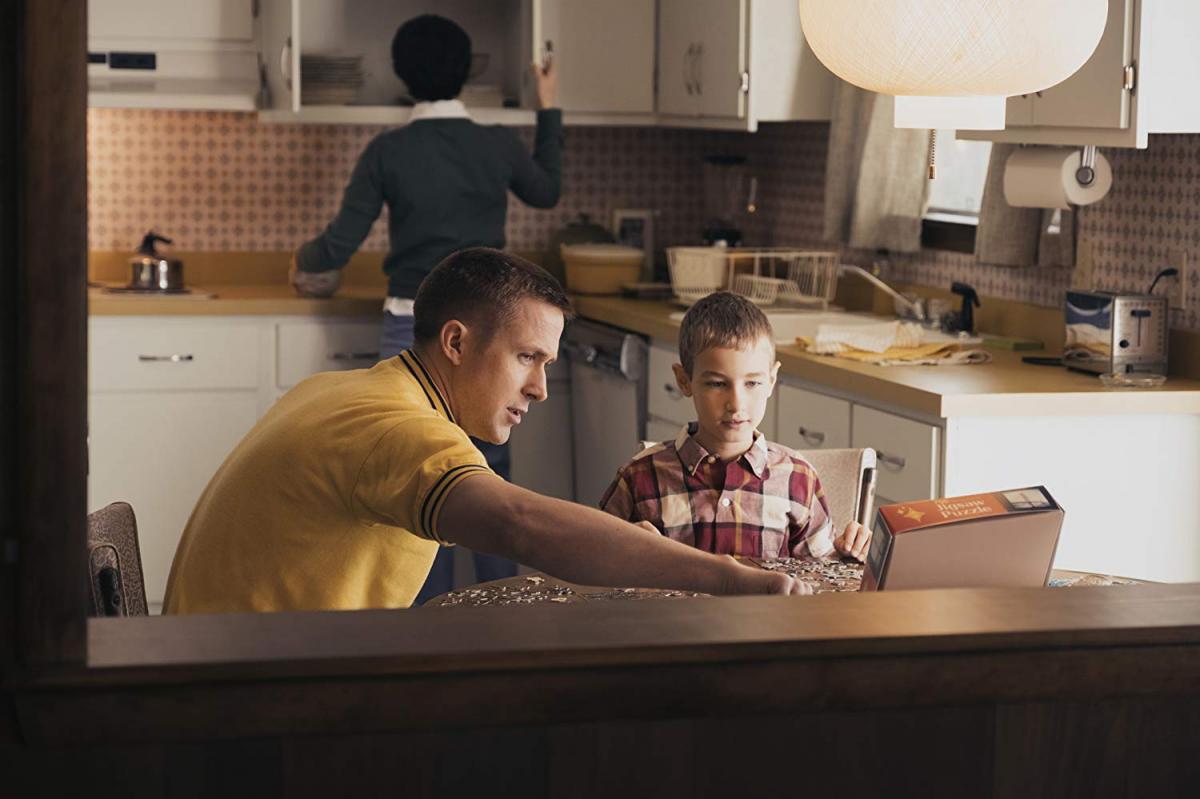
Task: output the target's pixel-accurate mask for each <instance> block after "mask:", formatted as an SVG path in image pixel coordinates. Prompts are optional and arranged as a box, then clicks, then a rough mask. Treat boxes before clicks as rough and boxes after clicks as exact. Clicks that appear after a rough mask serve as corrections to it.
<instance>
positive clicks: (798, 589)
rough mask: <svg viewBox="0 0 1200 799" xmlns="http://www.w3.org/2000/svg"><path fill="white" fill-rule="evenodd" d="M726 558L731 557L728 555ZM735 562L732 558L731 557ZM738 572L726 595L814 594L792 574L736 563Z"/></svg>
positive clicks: (808, 586) (806, 584) (734, 574)
mask: <svg viewBox="0 0 1200 799" xmlns="http://www.w3.org/2000/svg"><path fill="white" fill-rule="evenodd" d="M726 557H729V556H728V555H727V556H726ZM729 559H730V560H733V558H732V557H729ZM735 564H736V566H737V571H736V572H734V573H733V579H732V584H731V585H730V586H729V588H728V589H727V590H726V591H725V593H726V594H784V595H796V596H808V595H809V594H811V593H812V592H813V590H812V586H811V585H809V584H808V583H806V582H803V581H802V580H797V579H796V578H795V577H793V576H791V575H790V574H784V573H783V572H774V571H768V570H767V569H760V568H758V567H757V566H743V565H742V564H740V563H736V561H735Z"/></svg>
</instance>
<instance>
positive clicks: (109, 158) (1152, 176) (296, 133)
mask: <svg viewBox="0 0 1200 799" xmlns="http://www.w3.org/2000/svg"><path fill="white" fill-rule="evenodd" d="M381 130H382V128H379V127H363V126H341V125H319V126H318V125H272V124H264V123H260V122H259V121H258V119H257V117H256V116H255V115H253V114H242V113H223V112H200V113H198V112H174V111H125V110H121V111H118V110H104V109H93V110H91V111H89V112H88V148H89V157H88V181H89V184H88V193H89V222H88V224H89V241H90V247H91V249H93V250H130V249H132V248H133V247H134V246H135V245H136V244H137V242H138V240H139V239H140V237H141V234H142V233H143V232H145V231H146V230H147V229H149V228H151V227H153V228H155V229H156V230H158V231H160V232H163V233H166V234H168V235H172V236H174V237H176V238H177V246H179V247H180V248H181V249H186V250H215V251H224V250H241V251H247V250H248V251H255V250H262V251H286V250H291V249H294V248H295V247H296V246H297V245H299V244H300V243H301V242H303V241H304V240H305V239H307V238H309V237H311V236H314V235H316V234H317V233H319V232H320V231H321V229H322V227H323V226H324V225H325V224H326V223H327V222H328V221H329V219H330V218H331V217H332V216H333V214H334V213H335V211H336V210H337V205H338V202H339V201H340V199H341V192H342V189H343V187H344V185H345V181H346V179H347V177H348V175H349V173H350V170H351V168H352V167H353V165H354V162H355V160H356V158H357V157H358V154H359V152H360V151H361V150H362V148H363V147H364V146H365V145H366V143H367V142H368V141H369V140H370V139H371V137H373V136H375V135H377V134H378V133H379V132H380V131H381ZM828 130H829V129H828V126H827V125H824V124H820V123H783V124H770V125H764V126H762V127H761V129H760V130H759V132H758V133H756V134H744V133H741V134H739V133H725V132H709V131H693V130H673V129H667V128H570V129H568V130H567V139H566V150H565V153H564V158H563V198H562V201H561V203H560V204H559V206H558V207H557V208H555V209H553V210H551V211H537V210H533V209H529V208H526V207H524V206H522V205H521V204H520V203H519V202H517V201H515V200H513V201H512V202H511V204H510V210H509V221H508V238H509V246H511V247H513V248H516V249H530V250H535V249H541V248H543V247H544V246H545V244H546V242H547V241H548V239H549V236H550V235H551V233H552V232H553V231H555V230H556V229H558V228H560V227H561V226H562V225H563V224H564V223H565V222H566V221H567V220H569V219H571V218H573V217H574V216H575V215H576V214H577V213H579V212H580V211H584V212H587V213H590V214H592V215H593V217H595V218H596V219H597V221H603V222H605V223H607V222H608V220H609V219H610V216H611V212H612V210H613V209H615V208H656V209H658V210H659V212H660V217H659V224H658V231H659V245H660V246H662V245H665V244H677V243H690V242H694V241H695V239H696V237H697V235H698V233H699V230H700V228H701V227H702V225H703V222H704V219H703V191H702V188H703V185H702V179H701V161H702V158H703V156H705V155H707V154H710V153H717V152H721V153H740V154H744V155H747V156H748V157H749V162H750V165H751V172H752V173H754V174H756V175H758V177H759V181H760V191H759V202H758V205H759V212H758V214H757V215H756V216H755V217H754V218H753V221H752V223H751V224H749V225H748V226H747V227H748V232H747V239H748V242H749V243H751V244H775V245H783V244H815V243H818V241H819V239H820V235H821V224H822V222H821V213H822V202H823V184H824V171H825V151H826V145H827V140H828ZM521 135H522V136H523V137H524V138H525V140H526V141H527V142H529V141H530V140H531V139H532V130H531V129H526V130H522V131H521ZM1105 154H1106V156H1107V157H1108V159H1109V161H1110V163H1111V164H1112V168H1113V175H1114V180H1113V189H1112V192H1111V193H1110V194H1109V196H1108V197H1106V198H1105V199H1104V200H1102V201H1101V202H1099V203H1097V204H1096V205H1093V206H1089V207H1086V208H1084V209H1082V211H1081V212H1080V215H1079V216H1080V250H1081V252H1082V251H1083V250H1085V249H1089V248H1090V252H1091V253H1092V258H1093V263H1094V274H1095V280H1096V284H1097V286H1098V287H1101V288H1126V289H1139V290H1140V289H1144V288H1145V286H1146V285H1148V284H1149V282H1150V280H1151V278H1152V277H1153V276H1154V274H1155V273H1156V272H1157V271H1158V270H1159V269H1160V268H1162V267H1163V266H1164V265H1166V262H1167V259H1170V258H1172V257H1174V254H1175V253H1177V252H1180V251H1184V250H1186V251H1187V252H1188V254H1189V257H1190V258H1191V260H1192V262H1193V263H1194V264H1198V266H1197V267H1194V268H1193V274H1194V275H1195V276H1196V278H1197V281H1200V135H1193V134H1188V135H1171V136H1152V137H1151V139H1150V147H1149V149H1148V150H1117V149H1110V150H1106V151H1105ZM363 246H364V249H367V250H373V251H383V250H386V248H387V228H386V225H385V223H384V222H383V221H381V222H379V223H377V224H376V226H375V227H374V228H373V229H372V232H371V235H370V236H369V237H368V239H367V241H366V242H365V243H364V245H363ZM851 257H853V258H854V260H863V259H865V260H870V258H871V255H870V254H868V253H856V254H854V255H852V256H851ZM891 264H892V266H891V270H890V272H889V275H888V276H889V277H890V278H891V279H893V280H896V281H898V282H909V283H923V284H929V285H948V284H949V283H950V281H952V280H965V281H968V282H970V283H972V284H973V285H974V286H975V287H976V288H977V289H978V290H979V292H980V293H981V294H983V295H985V296H994V297H1002V298H1005V299H1013V300H1019V301H1024V302H1030V303H1035V304H1038V305H1045V306H1057V305H1059V304H1060V303H1061V301H1062V293H1063V291H1064V290H1065V289H1066V288H1067V287H1068V286H1069V285H1070V283H1071V273H1070V272H1069V271H1068V270H1057V269H1045V268H1028V269H1009V268H999V267H984V266H978V265H976V264H975V263H974V260H973V258H972V257H971V256H969V255H964V254H956V253H946V252H924V253H920V254H917V255H906V256H905V255H898V256H892V258H891ZM1190 293H1191V298H1190V299H1191V303H1190V306H1189V308H1188V309H1187V310H1186V311H1185V312H1184V313H1182V314H1179V313H1177V314H1176V315H1175V318H1174V320H1173V321H1174V323H1175V325H1176V326H1178V327H1185V328H1188V329H1192V330H1200V284H1198V285H1193V286H1192V289H1191V292H1190Z"/></svg>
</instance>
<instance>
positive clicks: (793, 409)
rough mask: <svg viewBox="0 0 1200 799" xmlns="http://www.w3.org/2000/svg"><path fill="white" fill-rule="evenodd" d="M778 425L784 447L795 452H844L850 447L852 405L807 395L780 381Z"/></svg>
mask: <svg viewBox="0 0 1200 799" xmlns="http://www.w3.org/2000/svg"><path fill="white" fill-rule="evenodd" d="M775 395H776V398H777V401H778V410H777V416H776V422H775V430H776V435H778V436H779V438H778V439H777V440H778V441H779V443H780V444H783V445H784V446H785V447H791V448H792V449H798V450H806V449H844V448H846V447H849V446H850V403H849V402H847V401H846V400H843V399H837V398H836V397H829V396H826V395H824V394H818V393H816V392H814V391H806V390H804V389H802V388H797V387H796V386H792V385H789V384H787V383H785V382H783V381H782V380H780V382H779V384H778V386H777V387H776V389H775Z"/></svg>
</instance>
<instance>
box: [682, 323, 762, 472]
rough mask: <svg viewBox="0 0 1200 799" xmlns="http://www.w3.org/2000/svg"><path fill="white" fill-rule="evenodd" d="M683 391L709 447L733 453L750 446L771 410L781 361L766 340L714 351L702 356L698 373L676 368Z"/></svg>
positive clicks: (694, 367) (695, 368) (697, 364)
mask: <svg viewBox="0 0 1200 799" xmlns="http://www.w3.org/2000/svg"><path fill="white" fill-rule="evenodd" d="M674 368H675V380H676V382H678V383H679V389H680V390H681V391H682V392H683V393H684V394H685V395H686V396H689V397H691V398H692V402H693V403H695V405H696V416H697V421H698V422H699V426H700V429H699V431H697V432H698V435H699V437H700V439H699V440H700V443H701V444H703V445H704V448H705V449H707V450H708V451H709V452H712V453H714V454H718V453H719V454H721V455H722V456H724V455H728V454H730V453H733V452H735V451H737V450H738V449H741V451H745V449H747V448H749V446H750V444H751V442H752V441H753V440H754V431H755V430H757V429H758V425H759V423H760V422H762V419H763V416H764V415H765V414H766V412H767V400H769V399H770V398H771V392H772V391H773V390H774V388H775V378H776V375H777V374H778V372H779V362H778V361H776V360H775V346H774V344H773V343H772V342H771V340H770V339H769V338H767V337H766V336H762V337H759V338H758V339H757V340H755V341H754V342H752V343H750V344H748V345H747V346H745V347H742V348H739V349H734V348H732V347H709V348H708V349H706V350H704V351H703V352H701V353H700V354H699V355H697V356H696V360H695V363H694V364H693V365H692V373H691V374H690V375H689V374H688V373H687V372H685V371H684V369H683V366H682V365H681V364H675V367H674Z"/></svg>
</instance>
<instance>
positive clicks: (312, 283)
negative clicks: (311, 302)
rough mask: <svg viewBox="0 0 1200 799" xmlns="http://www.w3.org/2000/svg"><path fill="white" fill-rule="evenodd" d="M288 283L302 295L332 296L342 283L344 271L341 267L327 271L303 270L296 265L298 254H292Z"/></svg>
mask: <svg viewBox="0 0 1200 799" xmlns="http://www.w3.org/2000/svg"><path fill="white" fill-rule="evenodd" d="M288 285H289V286H291V287H292V288H294V289H295V290H296V293H297V294H299V295H300V296H301V297H317V298H322V297H332V296H333V293H334V292H335V291H337V290H338V286H340V285H342V273H341V270H339V269H330V270H328V271H326V272H302V271H300V270H299V269H298V268H297V267H296V256H295V255H293V256H292V265H291V267H289V268H288Z"/></svg>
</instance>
